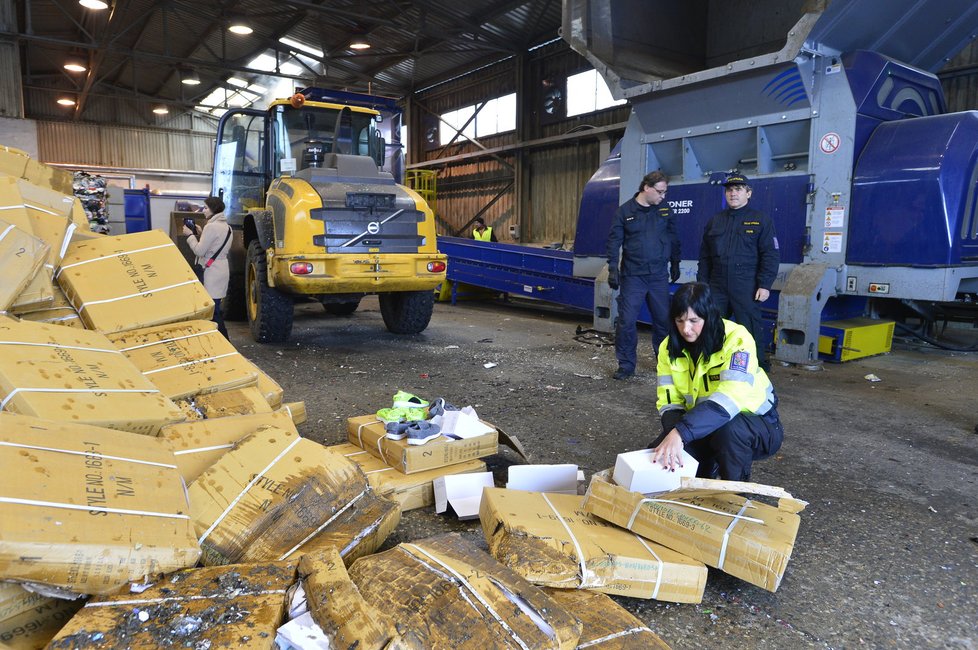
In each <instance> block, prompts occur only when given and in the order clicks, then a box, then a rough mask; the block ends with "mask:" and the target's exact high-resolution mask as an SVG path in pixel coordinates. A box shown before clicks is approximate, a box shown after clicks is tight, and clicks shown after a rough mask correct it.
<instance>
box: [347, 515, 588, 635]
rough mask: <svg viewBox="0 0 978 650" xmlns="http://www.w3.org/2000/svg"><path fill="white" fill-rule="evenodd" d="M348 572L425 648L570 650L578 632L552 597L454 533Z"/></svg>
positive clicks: (359, 563) (361, 562)
mask: <svg viewBox="0 0 978 650" xmlns="http://www.w3.org/2000/svg"><path fill="white" fill-rule="evenodd" d="M349 575H350V578H351V579H352V580H353V582H354V584H356V586H357V588H358V589H359V591H360V593H361V595H362V596H363V598H364V600H366V601H367V602H368V603H370V604H371V605H373V606H374V607H376V608H377V609H380V610H381V611H383V612H385V613H386V614H387V615H388V616H390V617H391V618H392V619H393V620H395V621H397V622H398V623H399V624H401V625H402V626H403V627H404V628H406V629H410V630H412V631H413V632H415V633H416V634H417V636H418V638H419V640H420V641H421V642H422V644H423V647H425V648H442V647H444V648H525V649H528V650H529V649H535V648H568V649H570V648H576V647H577V641H578V638H579V637H580V635H581V624H580V622H578V620H577V619H576V618H574V617H573V616H572V615H571V614H570V613H568V612H567V611H566V610H565V609H564V608H562V607H560V606H559V605H558V604H557V602H556V601H554V599H553V598H551V597H550V596H548V595H547V594H545V593H544V592H543V591H541V590H540V589H539V588H537V587H534V586H533V585H531V584H530V583H528V582H527V581H526V580H524V579H523V578H521V577H520V576H518V575H517V574H516V573H514V572H513V571H511V570H510V569H508V568H506V567H505V566H503V565H502V564H499V563H498V562H497V561H496V560H494V559H493V558H492V556H490V555H488V554H487V553H485V552H484V551H482V550H480V549H479V548H478V547H477V546H475V545H474V544H473V543H471V542H469V541H467V540H465V539H464V538H462V537H461V536H459V535H457V534H447V535H439V536H437V537H431V538H428V539H425V540H420V541H417V542H413V543H410V544H409V543H402V544H399V545H398V546H397V547H395V548H393V549H391V550H389V551H385V552H383V553H378V554H375V555H370V556H367V557H363V558H360V559H359V560H357V561H356V562H354V563H353V565H352V566H351V567H350V569H349ZM548 628H549V629H548ZM548 632H549V633H548Z"/></svg>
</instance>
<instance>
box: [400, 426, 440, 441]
mask: <svg viewBox="0 0 978 650" xmlns="http://www.w3.org/2000/svg"><path fill="white" fill-rule="evenodd" d="M406 434H407V442H408V444H409V445H423V444H424V443H426V442H428V441H429V440H434V439H435V438H438V437H439V436H441V427H440V426H438V425H437V424H434V423H432V422H427V421H425V420H422V421H420V422H411V423H409V424H408V426H407V429H406Z"/></svg>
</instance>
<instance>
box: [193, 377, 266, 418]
mask: <svg viewBox="0 0 978 650" xmlns="http://www.w3.org/2000/svg"><path fill="white" fill-rule="evenodd" d="M174 403H175V404H176V405H177V406H179V407H180V409H181V410H183V411H184V413H186V414H187V419H188V420H209V419H217V418H228V417H234V416H237V415H256V414H258V413H271V412H272V411H274V409H273V408H272V407H271V406H270V405H269V403H268V400H267V399H265V396H264V395H262V392H261V391H260V390H259V389H258V386H257V385H255V386H248V387H246V388H235V389H234V390H222V391H218V392H216V393H205V394H203V395H194V396H193V397H188V398H186V399H178V400H174Z"/></svg>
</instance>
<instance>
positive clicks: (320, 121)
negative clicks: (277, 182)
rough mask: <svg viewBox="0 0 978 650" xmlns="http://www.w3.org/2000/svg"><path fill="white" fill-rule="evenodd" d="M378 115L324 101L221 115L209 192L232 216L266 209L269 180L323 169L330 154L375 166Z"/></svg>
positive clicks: (379, 149) (379, 150) (379, 147)
mask: <svg viewBox="0 0 978 650" xmlns="http://www.w3.org/2000/svg"><path fill="white" fill-rule="evenodd" d="M378 116H379V113H378V112H377V111H375V110H371V109H368V108H361V107H356V106H353V107H351V106H344V105H341V104H329V103H322V102H305V103H304V104H302V105H300V106H294V105H293V104H291V103H290V102H289V101H288V100H277V101H276V102H274V103H273V104H272V106H271V107H270V108H269V109H268V110H267V111H257V110H254V109H237V110H231V111H228V112H227V113H225V114H224V115H223V116H222V117H221V121H220V123H219V124H218V131H217V146H216V147H215V151H214V175H213V181H212V193H213V194H215V195H218V196H221V197H222V198H223V199H224V203H225V204H226V206H227V209H226V213H227V215H228V217H229V219H230V220H231V221H232V223H238V222H240V221H239V219H235V216H237V215H242V214H244V213H246V212H248V211H249V210H254V209H260V208H263V207H264V205H265V193H266V191H267V190H268V186H269V185H270V184H271V182H272V180H273V179H275V178H277V177H279V176H289V175H291V174H293V173H294V172H296V171H299V170H302V169H307V168H315V167H322V166H324V165H327V164H328V163H329V160H330V158H331V154H347V155H355V156H367V157H370V158H372V159H373V161H374V162H375V163H376V164H377V166H378V167H383V165H384V162H385V153H386V143H385V141H384V138H383V137H382V136H381V134H380V131H379V130H378V129H377V127H376V120H377V118H378Z"/></svg>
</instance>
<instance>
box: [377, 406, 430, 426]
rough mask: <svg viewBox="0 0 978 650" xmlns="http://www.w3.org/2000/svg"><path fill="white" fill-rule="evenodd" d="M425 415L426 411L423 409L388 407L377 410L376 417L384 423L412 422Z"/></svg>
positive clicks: (422, 418) (423, 417) (421, 418)
mask: <svg viewBox="0 0 978 650" xmlns="http://www.w3.org/2000/svg"><path fill="white" fill-rule="evenodd" d="M426 417H427V413H426V412H425V410H424V409H410V408H389V409H380V410H379V411H377V419H378V420H380V421H381V422H383V423H384V424H389V423H392V422H393V423H397V422H414V421H417V420H424V419H425V418H426Z"/></svg>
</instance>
